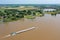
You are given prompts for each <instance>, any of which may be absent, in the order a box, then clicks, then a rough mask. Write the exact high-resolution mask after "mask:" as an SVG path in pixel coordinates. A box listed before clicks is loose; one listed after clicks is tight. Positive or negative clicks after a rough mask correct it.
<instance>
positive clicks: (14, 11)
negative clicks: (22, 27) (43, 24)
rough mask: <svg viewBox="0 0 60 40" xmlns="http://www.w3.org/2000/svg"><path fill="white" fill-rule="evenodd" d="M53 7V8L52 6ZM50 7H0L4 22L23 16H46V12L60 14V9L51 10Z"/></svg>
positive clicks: (0, 14)
mask: <svg viewBox="0 0 60 40" xmlns="http://www.w3.org/2000/svg"><path fill="white" fill-rule="evenodd" d="M51 9H52V8H51ZM51 9H50V8H48V10H47V9H46V10H47V11H43V10H44V9H42V8H39V7H34V6H19V7H0V20H1V21H2V22H10V21H16V20H19V19H21V18H28V19H34V18H36V16H40V17H42V16H44V15H45V14H46V13H47V14H51V15H55V16H56V14H59V13H60V12H59V10H57V9H55V10H53V9H52V10H51Z"/></svg>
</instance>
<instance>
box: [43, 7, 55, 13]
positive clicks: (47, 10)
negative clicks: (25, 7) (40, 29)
mask: <svg viewBox="0 0 60 40" xmlns="http://www.w3.org/2000/svg"><path fill="white" fill-rule="evenodd" d="M53 11H56V9H51V8H50V9H43V12H53Z"/></svg>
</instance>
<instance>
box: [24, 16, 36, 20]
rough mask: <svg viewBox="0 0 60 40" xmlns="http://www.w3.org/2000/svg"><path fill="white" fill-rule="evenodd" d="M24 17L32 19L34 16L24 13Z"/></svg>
mask: <svg viewBox="0 0 60 40" xmlns="http://www.w3.org/2000/svg"><path fill="white" fill-rule="evenodd" d="M24 18H27V19H34V18H35V16H32V15H25V16H24Z"/></svg>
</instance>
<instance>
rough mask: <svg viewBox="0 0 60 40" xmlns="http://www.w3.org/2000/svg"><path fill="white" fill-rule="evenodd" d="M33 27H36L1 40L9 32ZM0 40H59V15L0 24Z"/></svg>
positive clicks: (46, 15) (47, 15)
mask: <svg viewBox="0 0 60 40" xmlns="http://www.w3.org/2000/svg"><path fill="white" fill-rule="evenodd" d="M33 26H34V27H36V28H35V29H34V30H30V31H27V32H24V33H20V34H17V35H15V36H11V37H8V38H2V37H4V36H5V35H7V34H9V33H11V32H16V31H19V30H23V29H27V28H30V27H33ZM0 40H60V14H57V15H56V16H51V15H49V14H45V16H43V17H36V18H35V19H26V18H23V19H21V20H18V21H13V22H8V23H0Z"/></svg>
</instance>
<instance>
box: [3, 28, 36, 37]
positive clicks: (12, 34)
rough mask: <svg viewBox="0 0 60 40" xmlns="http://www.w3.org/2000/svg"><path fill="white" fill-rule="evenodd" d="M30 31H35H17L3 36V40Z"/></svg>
mask: <svg viewBox="0 0 60 40" xmlns="http://www.w3.org/2000/svg"><path fill="white" fill-rule="evenodd" d="M32 29H35V27H31V28H27V29H24V30H20V31H17V32H12V33H10V34H8V35H6V36H4V37H3V38H7V37H10V36H15V35H17V34H20V33H23V32H26V31H29V30H32Z"/></svg>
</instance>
